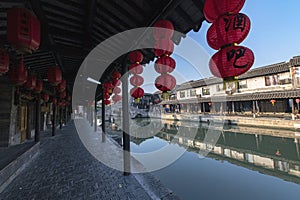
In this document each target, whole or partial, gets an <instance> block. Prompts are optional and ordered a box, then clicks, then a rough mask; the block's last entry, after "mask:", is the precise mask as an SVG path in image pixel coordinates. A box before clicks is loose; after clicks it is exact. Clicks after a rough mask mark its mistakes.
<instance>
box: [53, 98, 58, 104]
mask: <svg viewBox="0 0 300 200" xmlns="http://www.w3.org/2000/svg"><path fill="white" fill-rule="evenodd" d="M52 103H53V104H54V105H55V104H57V99H56V98H54V97H53V98H52Z"/></svg>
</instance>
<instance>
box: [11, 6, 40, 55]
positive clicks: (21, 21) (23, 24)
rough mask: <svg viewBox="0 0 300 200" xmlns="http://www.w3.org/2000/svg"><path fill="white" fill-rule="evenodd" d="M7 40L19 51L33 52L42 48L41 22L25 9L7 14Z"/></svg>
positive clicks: (15, 9) (12, 10)
mask: <svg viewBox="0 0 300 200" xmlns="http://www.w3.org/2000/svg"><path fill="white" fill-rule="evenodd" d="M7 39H8V41H9V42H10V43H11V44H12V45H14V46H16V48H18V50H19V51H23V52H31V51H35V50H37V49H38V48H39V46H40V22H39V21H38V19H37V18H36V17H35V16H34V14H33V13H31V12H30V11H29V10H27V9H25V8H12V9H9V10H8V12H7Z"/></svg>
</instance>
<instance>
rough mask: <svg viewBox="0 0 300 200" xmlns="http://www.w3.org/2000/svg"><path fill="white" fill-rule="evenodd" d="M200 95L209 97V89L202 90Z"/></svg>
mask: <svg viewBox="0 0 300 200" xmlns="http://www.w3.org/2000/svg"><path fill="white" fill-rule="evenodd" d="M202 94H203V95H210V91H209V88H202Z"/></svg>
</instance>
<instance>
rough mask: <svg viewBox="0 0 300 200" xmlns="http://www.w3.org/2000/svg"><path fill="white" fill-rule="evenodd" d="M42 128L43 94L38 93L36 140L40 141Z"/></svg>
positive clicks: (36, 103)
mask: <svg viewBox="0 0 300 200" xmlns="http://www.w3.org/2000/svg"><path fill="white" fill-rule="evenodd" d="M40 129H41V94H37V100H36V102H35V134H34V141H35V142H39V141H40Z"/></svg>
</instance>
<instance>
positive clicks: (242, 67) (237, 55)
mask: <svg viewBox="0 0 300 200" xmlns="http://www.w3.org/2000/svg"><path fill="white" fill-rule="evenodd" d="M253 63H254V54H253V52H252V51H251V49H249V48H247V47H243V46H229V47H225V48H223V49H221V50H220V51H218V52H217V53H215V54H214V55H213V56H212V58H211V59H210V61H209V69H210V71H211V73H212V74H213V75H214V76H216V77H219V78H229V77H234V76H239V75H241V74H243V73H245V72H247V71H248V70H249V69H250V68H251V66H252V65H253Z"/></svg>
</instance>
